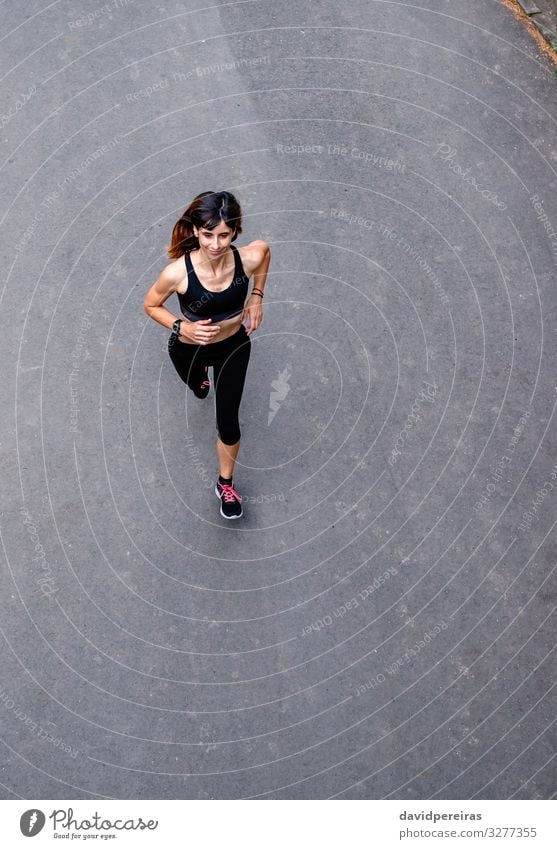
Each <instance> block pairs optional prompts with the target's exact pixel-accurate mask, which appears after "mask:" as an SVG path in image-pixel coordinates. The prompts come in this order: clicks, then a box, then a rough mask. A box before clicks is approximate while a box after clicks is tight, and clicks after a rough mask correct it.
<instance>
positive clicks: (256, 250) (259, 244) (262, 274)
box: [242, 239, 271, 336]
mask: <svg viewBox="0 0 557 849" xmlns="http://www.w3.org/2000/svg"><path fill="white" fill-rule="evenodd" d="M248 251H249V259H250V260H252V262H251V263H250V266H252V267H253V271H252V272H251V273H250V275H249V276H250V277H251V274H253V287H252V293H251V295H250V296H249V298H248V300H247V301H246V305H245V307H244V312H243V314H242V321H244V320H247V321H249V327H247V328H246V331H247V334H248V336H249V335H250V334H251V333H253V331H254V330H257V328H258V327H259V325H260V324H261V322H262V320H263V303H262V302H263V295H262V294H257V293H258V292H260V293H263V292H264V291H265V281H266V279H267V272H268V271H269V265H270V263H271V249H270V248H269V245H268V244H267V243H266V242H263V241H262V240H261V239H257V240H256V241H255V242H251V244H249V245H248ZM254 290H256V291H254Z"/></svg>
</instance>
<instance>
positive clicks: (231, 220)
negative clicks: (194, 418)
mask: <svg viewBox="0 0 557 849" xmlns="http://www.w3.org/2000/svg"><path fill="white" fill-rule="evenodd" d="M221 221H224V223H225V224H226V226H227V227H230V229H231V230H234V231H235V232H234V235H233V236H232V241H234V240H235V239H236V238H237V237H238V236H239V235H240V233H241V232H242V210H241V208H240V204H239V203H238V201H237V200H236V198H235V197H234V195H231V194H230V192H201V194H200V195H197V197H195V198H194V199H193V200H192V202H191V203H190V205H189V206H188V208H187V209H186V210H185V212H184V213H183V214H182V215H181V217H180V218H179V219H178V221H177V222H176V224H175V225H174V229H173V230H172V240H171V242H170V245H168V246H167V248H166V252H167V254H168V256H169V257H170V259H178V258H179V257H181V256H182V254H185V253H189V252H190V251H193V250H196V249H197V248H198V247H199V240H198V238H197V236H194V235H193V228H194V225H195V227H197V228H200V227H203V229H204V230H213V229H214V228H215V227H218V225H219V224H220V223H221Z"/></svg>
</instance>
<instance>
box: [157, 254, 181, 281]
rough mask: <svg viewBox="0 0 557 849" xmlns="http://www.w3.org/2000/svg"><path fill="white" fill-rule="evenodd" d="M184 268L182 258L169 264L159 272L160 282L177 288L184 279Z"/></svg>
mask: <svg viewBox="0 0 557 849" xmlns="http://www.w3.org/2000/svg"><path fill="white" fill-rule="evenodd" d="M184 268H185V265H184V258H183V257H180V258H179V259H175V260H173V261H172V262H169V263H168V265H165V267H164V268H163V270H162V271H161V275H160V276H161V280H163V282H164V283H166V284H167V285H169V286H179V285H180V283H181V282H182V280H183V279H184Z"/></svg>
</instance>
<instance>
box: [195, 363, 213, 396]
mask: <svg viewBox="0 0 557 849" xmlns="http://www.w3.org/2000/svg"><path fill="white" fill-rule="evenodd" d="M210 388H211V382H210V380H209V369H208V368H207V366H205V378H204V379H203V380H202V382H201V386H200V387H199V388H198V389H194V390H193V394H194V395H195V397H196V398H206V397H207V395H208V394H209V389H210Z"/></svg>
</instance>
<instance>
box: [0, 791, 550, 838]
mask: <svg viewBox="0 0 557 849" xmlns="http://www.w3.org/2000/svg"><path fill="white" fill-rule="evenodd" d="M554 805H555V802H552V801H530V800H525V801H522V800H511V801H478V802H475V801H442V802H428V801H423V802H419V801H418V802H416V801H390V800H389V801H374V800H370V801H340V800H338V801H290V800H276V801H273V800H231V801H220V800H210V801H205V800H203V801H198V800H195V801H190V800H170V801H169V800H142V799H140V800H134V801H129V800H127V801H115V800H110V801H106V800H103V801H95V800H93V801H89V800H85V801H83V800H75V801H67V800H63V801H52V800H40V801H38V802H30V801H19V802H14V801H0V817H1V824H2V831H1V834H2V846H5V847H7V849H12V847H16V846H30V845H35V846H37V847H40V846H46V845H49V846H51V845H53V844H55V845H57V846H64V845H68V844H74V845H78V844H79V845H83V844H86V845H87V846H97V847H100V846H106V845H112V846H114V847H117V849H127V847H131V846H133V847H153V849H155V847H157V849H159V847H160V849H174V847H176V849H178V847H179V849H184V847H190V846H191V847H195V849H213V847H214V849H263V847H264V849H285V846H289V847H292V849H304V847H306V846H307V847H308V849H309V847H311V849H314V847H318V849H340V847H345V849H346V847H350V846H354V847H357V849H360V847H370V849H371V847H373V849H390V847H395V846H397V847H404V846H406V847H413V849H418V847H433V846H439V847H443V849H452V847H455V849H456V847H459V849H466V847H471V846H478V845H479V844H480V843H482V845H484V846H485V847H486V849H487V847H490V846H491V847H493V849H503V847H516V849H518V847H520V849H554V847H555V846H556V845H557V838H556V836H555V832H556V827H555V807H554ZM30 839H34V840H36V841H37V842H36V844H30V843H29V840H30Z"/></svg>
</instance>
